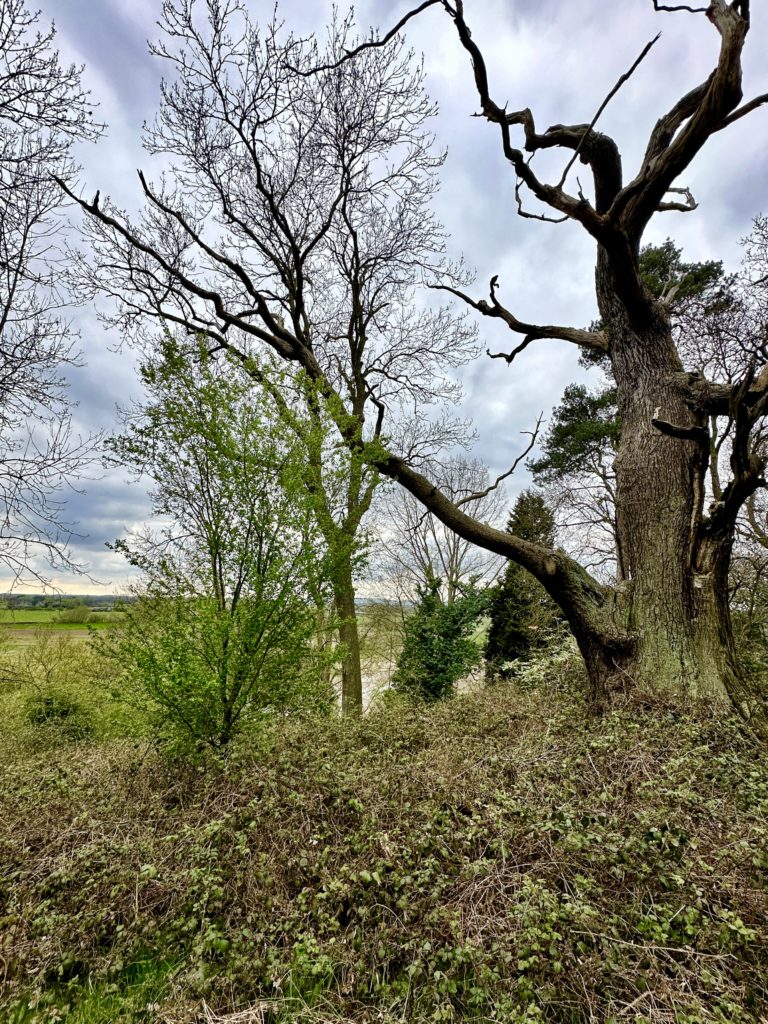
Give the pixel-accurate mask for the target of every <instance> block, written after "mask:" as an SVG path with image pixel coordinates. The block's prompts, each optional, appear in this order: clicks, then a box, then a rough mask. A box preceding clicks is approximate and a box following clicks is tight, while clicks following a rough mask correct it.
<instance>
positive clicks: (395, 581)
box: [380, 456, 507, 604]
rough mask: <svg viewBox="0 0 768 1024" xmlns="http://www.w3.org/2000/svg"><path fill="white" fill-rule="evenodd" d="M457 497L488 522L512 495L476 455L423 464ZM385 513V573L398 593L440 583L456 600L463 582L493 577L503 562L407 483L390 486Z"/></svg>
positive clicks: (443, 593) (407, 594)
mask: <svg viewBox="0 0 768 1024" xmlns="http://www.w3.org/2000/svg"><path fill="white" fill-rule="evenodd" d="M424 469H425V471H426V472H428V473H429V475H430V477H431V479H433V480H434V481H435V483H436V484H437V486H438V487H439V488H440V490H441V491H442V492H443V493H444V494H447V495H449V496H450V498H451V500H452V501H463V500H464V499H466V502H465V507H466V509H467V511H468V512H469V513H470V514H471V515H472V516H474V517H475V518H476V519H482V520H483V521H484V522H488V523H499V522H500V521H501V520H503V518H504V515H505V512H506V506H507V496H506V493H505V492H504V490H502V489H500V488H498V487H494V488H491V486H490V485H491V480H490V477H489V475H488V470H487V469H486V467H485V466H484V465H483V464H482V463H481V462H479V461H478V460H477V459H468V458H466V457H465V456H452V457H448V458H444V459H442V460H439V461H438V460H435V461H433V462H430V463H429V464H428V465H427V466H425V467H424ZM383 506H384V507H383V509H382V515H381V519H380V521H381V530H380V543H381V546H382V548H383V550H384V553H385V557H384V565H383V574H384V577H385V580H386V582H387V583H388V584H389V585H390V586H391V585H394V586H395V587H396V589H397V591H398V594H397V596H398V597H399V598H402V599H405V600H408V601H414V600H416V598H417V597H418V593H419V590H422V591H426V590H428V589H429V588H430V587H431V586H432V585H434V584H438V583H439V585H440V590H439V596H440V598H441V600H442V601H444V602H445V603H446V604H451V603H452V602H453V601H454V600H455V599H456V597H457V595H458V594H460V593H461V584H462V583H465V584H466V583H469V582H470V581H475V582H482V583H485V584H487V583H489V582H491V581H492V580H493V579H494V578H495V577H496V575H497V574H498V573H499V571H500V569H501V568H502V567H503V564H504V563H503V559H501V558H500V557H499V556H498V555H495V554H494V553H493V552H491V551H487V550H485V549H484V548H479V547H477V545H475V544H472V543H470V542H469V541H468V540H465V539H464V538H463V537H460V536H459V535H458V534H457V533H455V532H454V531H453V530H451V529H449V528H448V527H447V526H446V525H445V524H444V523H442V522H441V521H440V520H439V519H437V518H436V517H435V516H434V515H433V514H432V513H431V512H429V511H428V510H426V509H425V508H424V506H423V505H422V503H421V502H420V501H417V499H416V498H414V496H413V495H412V494H409V493H408V491H403V489H402V488H399V487H398V488H397V489H396V490H390V491H388V492H387V494H386V497H385V499H384V501H383Z"/></svg>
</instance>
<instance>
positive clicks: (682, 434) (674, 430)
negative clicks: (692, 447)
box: [651, 409, 709, 446]
mask: <svg viewBox="0 0 768 1024" xmlns="http://www.w3.org/2000/svg"><path fill="white" fill-rule="evenodd" d="M660 411H661V410H660V409H655V410H654V413H653V416H652V417H651V423H652V424H653V426H654V427H655V428H656V429H657V430H658V431H659V433H661V434H666V435H667V436H668V437H676V438H677V439H678V440H679V441H696V442H697V443H699V444H705V445H707V446H708V445H709V431H708V430H707V429H706V427H699V426H695V425H692V426H680V425H679V424H677V423H670V422H668V421H667V420H662V419H660V418H659V412H660Z"/></svg>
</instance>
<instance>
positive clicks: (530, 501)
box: [485, 491, 558, 676]
mask: <svg viewBox="0 0 768 1024" xmlns="http://www.w3.org/2000/svg"><path fill="white" fill-rule="evenodd" d="M507 529H508V530H509V531H510V532H511V533H514V534H515V535H516V536H518V537H521V538H522V539H523V540H530V541H534V542H536V543H537V544H543V545H545V546H546V547H553V546H554V543H555V519H554V516H553V515H552V511H551V509H550V508H549V506H548V505H547V503H546V501H545V500H544V498H543V497H542V495H541V494H537V493H536V492H535V491H523V492H522V493H521V494H520V496H519V497H518V499H517V501H516V502H515V506H514V508H513V509H512V513H511V515H510V517H509V522H508V524H507ZM489 614H490V618H491V623H490V627H489V630H488V638H487V640H486V645H485V659H486V663H487V666H488V672H489V674H490V675H491V676H495V675H499V674H501V673H503V672H504V671H505V670H507V669H508V668H509V667H510V665H511V663H512V662H514V661H517V660H519V659H521V658H525V657H526V656H527V655H528V654H529V653H530V652H531V651H532V650H535V649H537V648H538V647H541V646H542V644H543V643H545V642H546V639H547V637H548V636H549V632H550V630H551V629H552V627H553V626H555V625H556V624H557V622H558V617H557V608H556V606H555V604H554V603H553V602H552V601H551V600H550V598H549V597H547V594H546V592H545V590H544V588H543V587H542V585H541V584H540V583H539V582H538V581H537V580H536V579H534V577H533V576H531V574H530V573H529V572H526V570H525V569H523V568H522V567H521V566H519V565H517V564H516V563H515V562H509V563H508V564H507V568H506V570H505V572H504V576H503V577H502V579H501V582H500V583H498V584H497V585H496V586H495V587H494V588H493V590H492V591H491V597H490V604H489Z"/></svg>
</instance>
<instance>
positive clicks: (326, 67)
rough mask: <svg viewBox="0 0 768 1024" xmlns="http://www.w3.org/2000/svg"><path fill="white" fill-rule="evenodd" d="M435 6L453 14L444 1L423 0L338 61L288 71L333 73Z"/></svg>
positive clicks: (383, 41)
mask: <svg viewBox="0 0 768 1024" xmlns="http://www.w3.org/2000/svg"><path fill="white" fill-rule="evenodd" d="M436 4H440V5H441V6H442V7H444V8H445V10H447V11H448V13H449V14H453V13H454V11H453V8H452V7H450V5H449V4H447V3H446V2H445V0H424V3H421V4H419V6H418V7H414V8H413V10H410V11H408V13H407V14H404V15H403V17H402V18H401V19H400V21H398V23H397V24H396V25H395V26H393V27H392V28H391V29H390V30H389V31H388V32H387V33H386V34H385V35H383V36H381V37H380V38H375V39H368V40H366V41H365V42H364V43H360V45H359V46H354V47H352V48H350V49H348V50H346V51H345V52H344V56H343V57H339V58H338V60H335V61H332V62H331V63H329V64H318V65H316V66H315V67H312V68H308V69H302V68H296V67H294V66H293V65H290V64H289V65H288V69H289V70H290V71H292V72H293V73H294V74H297V75H300V76H301V77H302V78H310V77H311V76H312V75H316V74H318V73H319V72H321V71H333V70H335V69H336V68H338V67H341V65H342V64H344V63H345V62H346V61H348V60H352V59H353V58H355V57H357V56H359V54H361V53H363V52H364V51H365V50H371V49H375V48H378V47H381V46H386V44H387V43H388V42H389V41H390V40H391V39H394V38H395V36H396V35H397V33H398V32H399V31H400V30H401V29H403V28H405V26H406V25H407V24H408V22H409V21H410V20H411V18H415V17H416V15H417V14H421V12H422V11H426V9H427V8H428V7H434V6H435V5H436Z"/></svg>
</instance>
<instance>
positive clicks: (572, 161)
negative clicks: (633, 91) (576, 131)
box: [557, 32, 661, 188]
mask: <svg viewBox="0 0 768 1024" xmlns="http://www.w3.org/2000/svg"><path fill="white" fill-rule="evenodd" d="M660 38H661V32H659V33H658V34H657V35H656V36H654V38H653V39H651V41H650V42H649V43H646V44H645V46H644V47H643V50H642V52H641V54H640V56H639V57H638V58H637V60H636V61H635V62H634V64H633V65H632V67H631V68H630V69H629V70H628V71H625V72H624V74H623V75H622V76H621V78H619V80H618V81H617V82H616V84H615V85H614V87H613V88H612V89H611V91H610V92H609V93H608V95H607V96H606V97H605V99H604V100H603V102H602V103H601V104H600V106H599V107H598V108H597V113H596V114H595V116H594V117H593V118H592V120H591V121H590V122H589V125H588V126H587V128H586V130H585V132H584V134H583V135H582V137H581V139H580V140H579V144H578V146H577V147H576V149H575V150H574V151H573V156H572V157H571V159H570V160H569V161H568V163H567V165H566V168H565V170H564V171H563V175H562V177H561V178H560V181H559V182H558V185H557V187H558V188H562V187H563V185H564V184H565V179H566V178H567V177H568V172H569V171H570V169H571V168H572V167H573V165H574V164H575V162H576V157H577V156H578V155H579V153H580V152H581V147H582V146H583V145H584V142H585V140H586V138H587V136H588V135H589V133H590V132H591V131H592V129H593V128H594V127H595V125H596V124H597V119H598V118H599V117H600V115H601V114H602V112H603V111H604V110H605V108H606V107H607V106H608V104H609V103H610V102H611V100H612V99H613V97H614V96H615V95H616V93H617V92H618V91H619V89H620V88H621V87H622V85H624V83H625V82H626V81H627V80H628V79H629V78H630V77H631V76H632V75H633V74H634V72H635V70H636V69H637V67H638V65H639V64H641V63H642V61H643V60H645V58H646V56H647V55H648V53H649V52H650V50H651V47H652V46H653V45H654V43H656V42H657V41H658V40H659V39H660Z"/></svg>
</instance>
